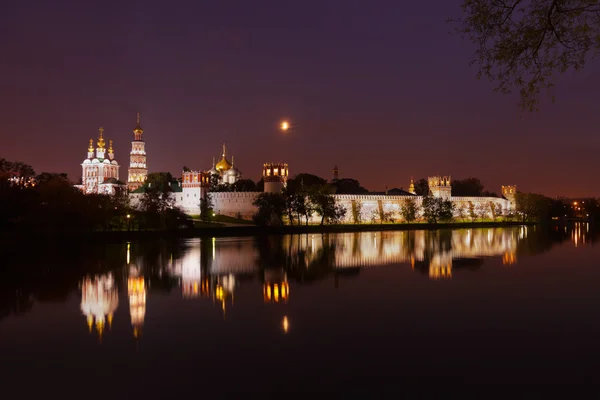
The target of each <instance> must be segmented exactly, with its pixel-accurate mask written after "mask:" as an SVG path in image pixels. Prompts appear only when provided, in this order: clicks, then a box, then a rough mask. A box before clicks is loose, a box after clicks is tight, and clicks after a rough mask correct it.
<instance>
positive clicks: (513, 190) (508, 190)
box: [502, 185, 517, 208]
mask: <svg viewBox="0 0 600 400" xmlns="http://www.w3.org/2000/svg"><path fill="white" fill-rule="evenodd" d="M516 194H517V185H506V186H504V185H502V196H504V198H505V199H506V200H508V201H510V205H511V206H512V207H513V208H514V207H515V201H516V200H515V195H516Z"/></svg>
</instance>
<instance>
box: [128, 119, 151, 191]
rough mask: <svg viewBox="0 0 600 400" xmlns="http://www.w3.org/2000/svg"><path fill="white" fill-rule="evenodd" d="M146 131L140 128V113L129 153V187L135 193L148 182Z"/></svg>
mask: <svg viewBox="0 0 600 400" xmlns="http://www.w3.org/2000/svg"><path fill="white" fill-rule="evenodd" d="M143 134H144V130H143V129H142V128H141V127H140V113H138V114H137V125H136V127H135V129H134V130H133V135H134V136H133V139H134V140H133V142H131V153H129V171H128V172H129V174H128V177H127V186H128V188H129V190H130V191H134V190H136V189H137V188H139V187H140V186H142V185H143V184H144V182H146V179H147V178H148V165H147V164H146V143H145V142H144V140H143V139H142V135H143Z"/></svg>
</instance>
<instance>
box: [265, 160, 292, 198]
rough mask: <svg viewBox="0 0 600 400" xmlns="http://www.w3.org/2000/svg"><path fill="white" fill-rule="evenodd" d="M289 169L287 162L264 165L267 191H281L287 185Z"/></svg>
mask: <svg viewBox="0 0 600 400" xmlns="http://www.w3.org/2000/svg"><path fill="white" fill-rule="evenodd" d="M288 175H289V170H288V165H287V164H286V163H266V164H264V165H263V172H262V176H263V180H264V182H265V189H264V191H265V192H266V193H281V191H282V190H283V188H284V187H286V186H287V180H288Z"/></svg>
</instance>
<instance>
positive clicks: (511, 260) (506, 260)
mask: <svg viewBox="0 0 600 400" xmlns="http://www.w3.org/2000/svg"><path fill="white" fill-rule="evenodd" d="M516 262H517V257H516V255H515V253H514V252H508V251H507V252H506V253H504V255H503V256H502V265H513V264H515V263H516Z"/></svg>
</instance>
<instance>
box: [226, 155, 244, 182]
mask: <svg viewBox="0 0 600 400" xmlns="http://www.w3.org/2000/svg"><path fill="white" fill-rule="evenodd" d="M241 175H242V173H241V172H240V170H239V169H237V168H236V167H234V166H233V156H231V168H229V170H227V172H225V176H233V177H235V178H239V177H240V176H241Z"/></svg>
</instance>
